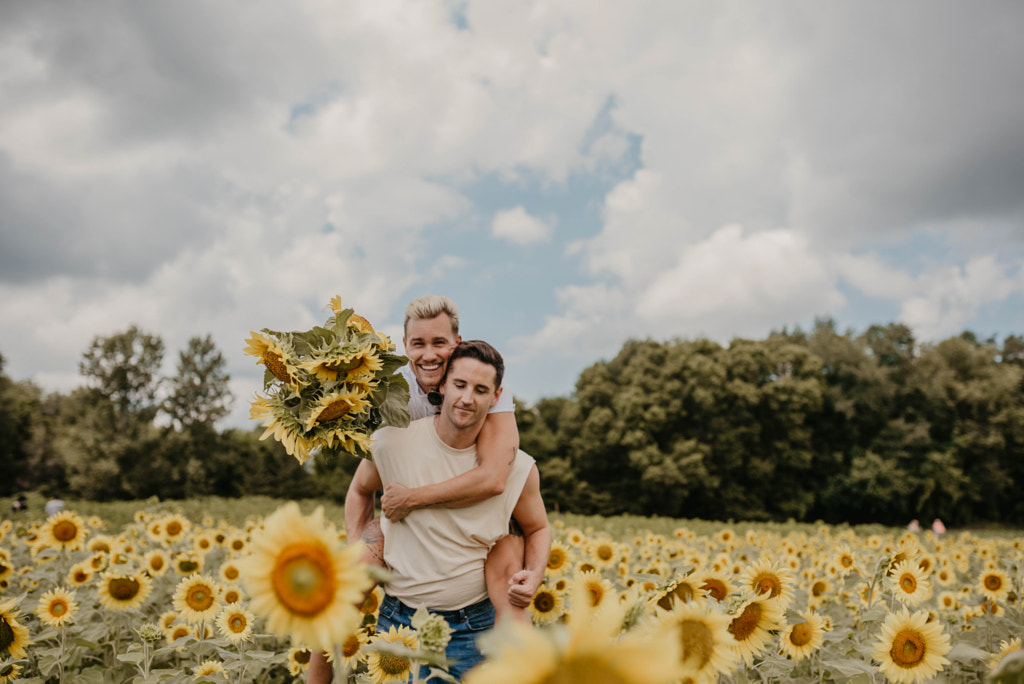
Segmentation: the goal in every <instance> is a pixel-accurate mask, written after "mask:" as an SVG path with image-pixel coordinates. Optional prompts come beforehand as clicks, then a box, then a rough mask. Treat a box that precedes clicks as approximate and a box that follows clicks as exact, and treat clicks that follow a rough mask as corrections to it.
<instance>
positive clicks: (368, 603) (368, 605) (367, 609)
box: [359, 592, 377, 613]
mask: <svg viewBox="0 0 1024 684" xmlns="http://www.w3.org/2000/svg"><path fill="white" fill-rule="evenodd" d="M359 610H360V612H363V613H372V612H374V611H376V610H377V595H376V594H374V593H373V592H370V595H369V596H367V597H366V600H364V601H363V604H362V605H361V606H359Z"/></svg>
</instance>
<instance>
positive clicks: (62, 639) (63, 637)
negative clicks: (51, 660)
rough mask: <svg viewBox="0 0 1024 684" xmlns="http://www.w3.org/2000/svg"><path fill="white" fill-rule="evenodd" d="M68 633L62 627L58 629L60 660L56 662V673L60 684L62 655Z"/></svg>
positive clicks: (62, 675) (62, 672)
mask: <svg viewBox="0 0 1024 684" xmlns="http://www.w3.org/2000/svg"><path fill="white" fill-rule="evenodd" d="M67 637H68V631H67V630H66V629H64V628H63V627H61V628H60V659H59V660H58V661H57V673H58V676H59V677H60V684H64V654H65V653H66V649H65V646H66V645H67Z"/></svg>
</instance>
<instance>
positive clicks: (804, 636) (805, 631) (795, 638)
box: [789, 622, 814, 646]
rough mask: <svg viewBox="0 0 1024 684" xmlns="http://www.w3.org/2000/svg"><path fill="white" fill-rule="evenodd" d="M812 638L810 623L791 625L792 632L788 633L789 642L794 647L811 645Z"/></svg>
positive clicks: (812, 631)
mask: <svg viewBox="0 0 1024 684" xmlns="http://www.w3.org/2000/svg"><path fill="white" fill-rule="evenodd" d="M813 636H814V630H813V629H811V623H809V622H801V623H798V624H795V625H793V631H791V632H790V633H789V641H790V643H791V644H793V645H794V646H806V645H807V644H809V643H811V637H813Z"/></svg>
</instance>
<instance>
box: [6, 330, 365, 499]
mask: <svg viewBox="0 0 1024 684" xmlns="http://www.w3.org/2000/svg"><path fill="white" fill-rule="evenodd" d="M165 351H166V350H165V346H164V343H163V340H161V339H160V338H159V337H158V336H156V335H152V334H149V333H146V332H144V331H142V330H140V329H139V328H138V327H137V326H132V327H130V328H129V329H128V330H126V331H123V332H119V333H116V334H114V335H111V336H109V337H101V336H100V337H96V338H95V339H94V340H93V341H92V344H91V345H90V346H89V348H88V349H87V350H86V351H85V352H84V353H83V355H82V360H81V362H80V364H79V371H80V373H81V374H82V376H83V378H84V380H85V385H84V386H82V387H79V388H77V389H74V390H72V391H71V392H69V393H66V394H65V393H60V392H54V393H44V392H43V391H42V390H41V389H40V388H39V386H38V385H36V384H35V383H32V382H30V381H14V380H12V379H11V378H9V377H8V376H7V375H6V374H5V373H4V372H3V370H4V359H3V357H2V356H0V472H2V473H3V477H2V478H0V495H5V496H10V495H13V494H16V493H17V492H20V491H29V490H39V491H42V492H43V493H45V494H47V495H49V494H59V495H61V496H65V497H71V498H83V499H90V500H98V501H107V500H115V499H141V498H148V497H151V496H158V497H160V498H165V499H168V498H169V499H180V498H187V497H190V496H199V495H207V494H216V495H220V496H228V497H231V496H241V495H244V494H263V495H267V496H277V497H287V498H307V497H316V496H320V497H331V498H336V499H339V500H340V499H341V498H342V497H344V492H345V490H346V489H347V487H348V482H349V481H350V479H351V473H352V472H354V471H355V465H356V464H354V463H347V462H332V463H319V464H317V466H316V468H315V469H304V468H303V467H301V466H300V465H299V464H298V462H297V461H296V460H295V459H294V458H293V457H291V456H289V455H288V454H286V453H285V451H284V448H283V447H281V445H280V444H278V443H277V442H276V441H274V440H273V439H268V440H264V441H260V439H259V437H260V435H261V434H262V429H261V428H259V427H255V428H253V429H250V430H243V429H237V428H232V429H227V430H218V429H217V428H216V427H215V423H216V421H217V420H218V419H220V418H223V417H224V416H225V415H227V413H228V412H229V411H230V408H231V404H232V402H233V400H234V398H233V397H232V395H231V391H230V389H229V386H228V383H229V380H230V377H229V375H228V373H227V372H226V362H225V360H224V356H223V354H222V353H221V352H220V351H219V350H218V349H217V348H216V346H215V344H214V343H213V340H212V339H211V338H210V336H209V335H207V336H205V337H193V338H192V339H190V340H189V341H188V344H187V345H186V348H185V349H184V350H182V351H180V352H179V354H178V359H177V364H176V369H175V373H174V374H173V375H170V376H167V377H165V376H162V375H161V374H160V369H161V367H162V366H163V361H164V355H165Z"/></svg>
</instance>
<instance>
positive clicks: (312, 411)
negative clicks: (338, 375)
mask: <svg viewBox="0 0 1024 684" xmlns="http://www.w3.org/2000/svg"><path fill="white" fill-rule="evenodd" d="M341 387H342V389H336V390H334V391H332V392H329V393H327V394H324V395H323V396H322V397H320V398H319V399H317V400H316V401H314V402H313V404H312V405H311V406H310V408H309V417H308V418H307V419H306V424H305V426H304V427H305V428H306V430H307V431H309V430H312V429H313V426H314V425H317V424H324V423H329V422H331V421H332V420H338V419H339V418H351V417H353V416H355V415H357V414H360V413H365V412H366V411H367V410H368V409H369V408H370V402H369V401H368V400H367V398H366V392H361V391H359V390H355V389H350V388H348V387H347V386H345V385H342V386H341Z"/></svg>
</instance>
